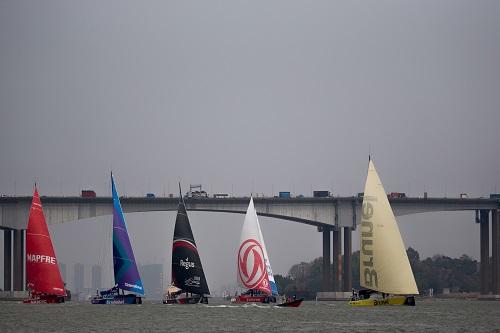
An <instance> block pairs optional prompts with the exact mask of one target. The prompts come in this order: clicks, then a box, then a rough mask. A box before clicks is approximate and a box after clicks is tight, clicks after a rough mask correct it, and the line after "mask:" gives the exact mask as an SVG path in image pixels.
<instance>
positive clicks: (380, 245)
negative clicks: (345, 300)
mask: <svg viewBox="0 0 500 333" xmlns="http://www.w3.org/2000/svg"><path fill="white" fill-rule="evenodd" d="M360 238H361V240H360V244H361V245H360V246H361V251H360V260H359V270H360V274H359V275H360V285H361V286H362V287H363V288H366V289H364V290H360V291H359V292H357V293H356V292H353V297H352V299H351V301H350V302H349V305H353V306H376V305H415V297H414V295H417V294H418V289H417V284H416V283H415V278H414V276H413V272H412V269H411V266H410V262H409V260H408V255H407V254H406V249H405V246H404V244H403V239H402V238H401V233H400V232H399V228H398V225H397V223H396V219H395V217H394V213H393V212H392V209H391V206H390V204H389V200H388V199H387V195H386V194H385V190H384V187H383V185H382V182H381V181H380V178H379V176H378V174H377V171H376V170H375V165H374V164H373V161H372V160H371V159H370V160H369V164H368V175H367V177H366V184H365V192H364V196H363V205H362V208H361V227H360Z"/></svg>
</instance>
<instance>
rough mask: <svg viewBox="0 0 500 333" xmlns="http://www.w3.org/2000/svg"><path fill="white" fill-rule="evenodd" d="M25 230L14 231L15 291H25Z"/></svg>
mask: <svg viewBox="0 0 500 333" xmlns="http://www.w3.org/2000/svg"><path fill="white" fill-rule="evenodd" d="M24 234H25V231H24V230H14V291H22V290H24V252H25V250H24Z"/></svg>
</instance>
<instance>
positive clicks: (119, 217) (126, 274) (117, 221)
mask: <svg viewBox="0 0 500 333" xmlns="http://www.w3.org/2000/svg"><path fill="white" fill-rule="evenodd" d="M111 192H112V196H113V271H114V276H115V286H114V287H113V288H111V289H108V290H104V291H101V292H99V293H98V294H97V295H96V296H94V297H93V298H92V299H91V303H92V304H141V303H142V297H144V287H143V286H142V280H141V277H140V276H139V271H138V269H137V264H136V262H135V257H134V252H133V251H132V245H131V244H130V239H129V237H128V232H127V224H126V222H125V217H124V216H123V211H122V207H121V204H120V198H119V197H118V193H117V191H116V187H115V181H114V179H113V174H111ZM120 291H121V292H120ZM125 291H127V292H129V293H128V294H125Z"/></svg>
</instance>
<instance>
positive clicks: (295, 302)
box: [276, 298, 304, 308]
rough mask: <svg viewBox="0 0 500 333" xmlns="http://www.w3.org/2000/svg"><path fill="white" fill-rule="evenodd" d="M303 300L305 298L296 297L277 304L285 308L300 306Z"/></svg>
mask: <svg viewBox="0 0 500 333" xmlns="http://www.w3.org/2000/svg"><path fill="white" fill-rule="evenodd" d="M303 300H304V299H303V298H299V299H294V300H293V301H290V302H285V303H281V304H277V305H276V306H281V307H284V308H298V307H299V306H300V305H301V304H302V301H303Z"/></svg>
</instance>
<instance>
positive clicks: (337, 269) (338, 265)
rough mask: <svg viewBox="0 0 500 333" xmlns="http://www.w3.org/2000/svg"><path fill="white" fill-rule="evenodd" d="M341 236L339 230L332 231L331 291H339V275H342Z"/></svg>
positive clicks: (336, 228)
mask: <svg viewBox="0 0 500 333" xmlns="http://www.w3.org/2000/svg"><path fill="white" fill-rule="evenodd" d="M341 236H342V234H341V233H340V228H338V227H335V228H334V229H333V291H341V290H340V289H342V288H341V285H340V281H341V274H342V253H341V251H340V249H341V246H342V237H341Z"/></svg>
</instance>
